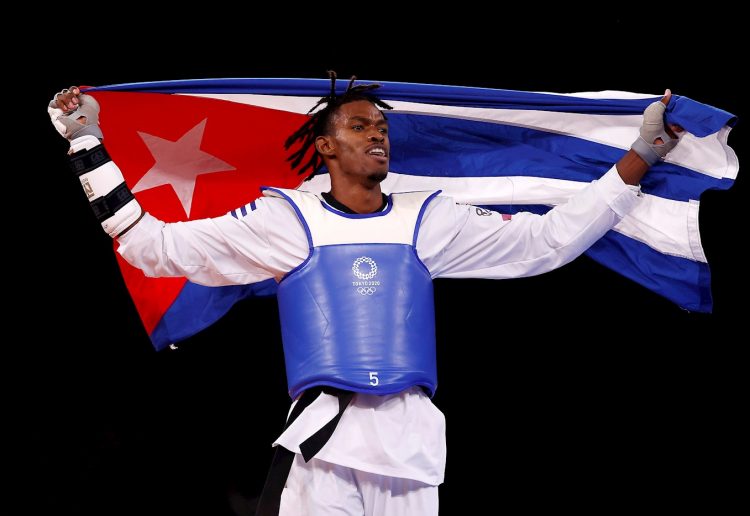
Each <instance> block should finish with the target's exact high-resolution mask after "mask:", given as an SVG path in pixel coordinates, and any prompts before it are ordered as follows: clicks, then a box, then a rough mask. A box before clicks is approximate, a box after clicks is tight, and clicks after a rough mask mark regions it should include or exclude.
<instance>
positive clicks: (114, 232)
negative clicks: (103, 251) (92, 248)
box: [70, 135, 142, 238]
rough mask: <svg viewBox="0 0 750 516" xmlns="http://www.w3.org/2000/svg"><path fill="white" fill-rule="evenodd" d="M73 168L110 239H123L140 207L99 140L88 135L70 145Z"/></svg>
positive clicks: (135, 220) (134, 220) (71, 166)
mask: <svg viewBox="0 0 750 516" xmlns="http://www.w3.org/2000/svg"><path fill="white" fill-rule="evenodd" d="M70 168H71V169H72V170H73V173H74V174H76V176H78V179H79V180H80V181H81V186H82V187H83V191H84V192H85V193H86V197H88V200H89V203H91V209H92V210H94V215H95V216H96V218H97V220H98V221H99V222H100V223H101V225H102V228H104V231H106V232H107V234H108V235H109V236H111V237H113V238H114V237H117V236H119V235H121V234H122V233H123V232H125V230H127V229H129V228H130V227H131V226H132V225H133V224H134V223H135V222H137V221H138V219H139V217H140V216H141V213H142V210H141V206H140V204H138V201H136V200H135V197H134V196H133V193H132V192H131V191H130V189H129V188H128V186H127V185H126V184H125V179H124V178H123V177H122V172H120V169H119V168H118V167H117V165H115V164H114V162H113V161H112V158H110V157H109V154H108V153H107V150H106V149H105V148H104V145H102V144H101V143H100V142H99V139H98V138H97V137H95V136H92V135H85V136H81V137H79V138H76V139H75V140H73V141H71V142H70Z"/></svg>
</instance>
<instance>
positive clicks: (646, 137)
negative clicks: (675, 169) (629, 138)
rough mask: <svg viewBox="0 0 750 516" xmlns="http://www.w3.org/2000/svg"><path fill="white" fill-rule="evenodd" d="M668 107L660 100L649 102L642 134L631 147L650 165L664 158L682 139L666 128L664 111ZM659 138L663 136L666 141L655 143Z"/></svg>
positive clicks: (644, 115) (644, 113)
mask: <svg viewBox="0 0 750 516" xmlns="http://www.w3.org/2000/svg"><path fill="white" fill-rule="evenodd" d="M666 109H667V106H665V105H664V103H663V102H661V101H660V100H657V101H656V102H652V103H651V104H649V106H648V107H647V108H646V111H644V112H643V125H642V126H641V135H640V136H639V137H638V139H636V140H635V141H634V142H633V145H632V146H631V147H630V148H631V149H632V150H634V151H635V153H636V154H638V155H639V156H640V157H641V159H643V161H645V162H646V163H647V164H648V166H653V165H654V164H655V163H656V162H658V161H660V160H662V159H664V156H666V155H667V153H669V151H671V150H672V149H673V148H674V147H675V145H677V142H679V141H680V140H679V139H678V138H672V137H671V136H669V134H667V132H666V130H665V129H664V112H665V111H666ZM657 138H661V139H662V141H663V142H664V143H654V141H655V140H656V139H657Z"/></svg>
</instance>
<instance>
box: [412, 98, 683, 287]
mask: <svg viewBox="0 0 750 516" xmlns="http://www.w3.org/2000/svg"><path fill="white" fill-rule="evenodd" d="M670 97H671V93H670V92H669V90H667V92H666V94H665V95H664V98H662V99H661V101H657V102H654V103H652V104H651V105H650V106H649V107H648V108H647V109H646V111H645V113H644V120H643V125H642V127H641V130H640V136H639V138H638V140H636V142H635V143H634V144H633V146H632V147H631V149H630V150H629V151H628V152H627V153H626V154H625V155H624V156H623V158H622V159H620V161H618V162H617V164H616V165H615V166H614V167H612V169H610V171H609V172H607V173H606V174H605V175H604V176H602V177H601V178H600V179H599V180H598V181H594V182H592V183H591V184H589V185H587V186H585V188H583V189H582V190H581V191H580V192H579V193H577V194H576V195H574V196H573V197H571V198H570V200H569V201H568V202H567V203H565V204H561V205H559V206H557V207H556V208H554V209H552V210H550V211H549V212H548V213H547V214H545V215H541V216H540V215H535V214H532V213H518V214H517V215H514V216H513V217H512V219H511V220H505V219H504V218H503V217H502V216H501V215H500V214H498V213H495V212H489V211H488V210H481V209H477V208H476V207H474V206H467V205H458V204H455V203H454V202H453V201H452V199H450V198H437V199H436V200H435V201H433V203H431V205H430V206H428V208H427V212H426V213H425V216H424V218H423V224H422V227H421V229H420V233H419V240H418V242H417V249H418V252H419V256H420V258H422V260H423V261H424V263H425V265H426V266H427V267H428V269H429V270H430V272H431V273H432V275H433V277H454V278H496V279H501V278H515V277H520V276H532V275H536V274H541V273H544V272H547V271H550V270H553V269H555V268H557V267H560V266H562V265H564V264H566V263H568V262H570V261H571V260H573V259H574V258H576V257H577V256H579V255H580V254H582V253H583V252H584V251H585V250H586V249H588V248H589V247H590V246H591V245H592V244H593V243H594V242H596V241H597V240H598V239H599V238H601V237H602V236H603V235H604V234H605V233H606V232H607V231H608V230H609V229H611V228H612V227H613V226H614V225H615V224H617V223H618V222H619V221H620V220H621V219H622V217H624V216H625V215H626V214H627V213H628V212H629V211H630V210H632V209H633V207H634V206H635V205H637V204H638V203H639V202H640V200H641V199H640V198H639V190H638V188H637V187H636V186H634V185H637V184H638V182H639V180H640V179H641V178H642V177H643V175H644V173H645V172H646V170H647V169H648V167H649V166H651V165H652V164H654V163H655V162H656V161H657V160H659V159H661V158H663V157H664V156H665V155H666V154H667V152H668V151H669V150H670V149H672V148H673V147H674V146H675V145H676V143H677V139H676V138H675V132H681V131H682V129H681V128H680V127H677V126H673V128H672V129H673V130H671V131H670V130H668V129H665V127H664V124H663V113H664V109H665V107H666V104H667V103H668V102H669V99H670ZM649 142H651V143H649ZM447 228H450V230H447Z"/></svg>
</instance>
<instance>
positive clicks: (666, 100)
mask: <svg viewBox="0 0 750 516" xmlns="http://www.w3.org/2000/svg"><path fill="white" fill-rule="evenodd" d="M671 98H672V90H670V89H669V88H667V89H666V90H664V96H663V97H662V98H661V102H662V104H664V105H665V106H666V105H667V104H669V99H671Z"/></svg>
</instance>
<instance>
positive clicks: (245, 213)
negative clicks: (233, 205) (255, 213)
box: [240, 206, 247, 217]
mask: <svg viewBox="0 0 750 516" xmlns="http://www.w3.org/2000/svg"><path fill="white" fill-rule="evenodd" d="M240 211H241V212H242V216H243V217H244V216H245V215H247V210H246V209H245V207H244V206H243V207H241V208H240Z"/></svg>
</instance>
